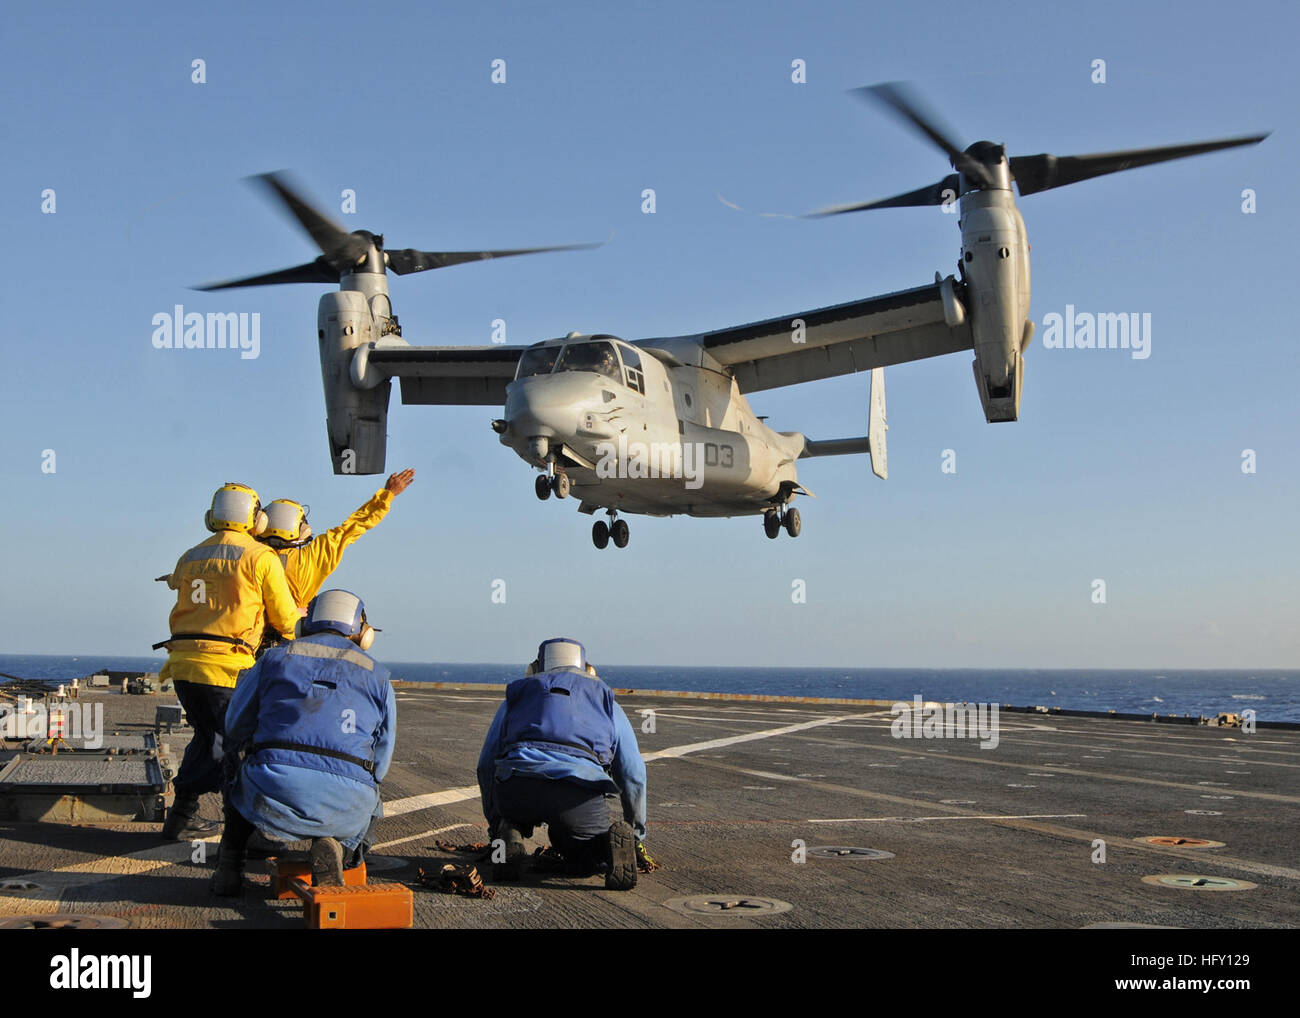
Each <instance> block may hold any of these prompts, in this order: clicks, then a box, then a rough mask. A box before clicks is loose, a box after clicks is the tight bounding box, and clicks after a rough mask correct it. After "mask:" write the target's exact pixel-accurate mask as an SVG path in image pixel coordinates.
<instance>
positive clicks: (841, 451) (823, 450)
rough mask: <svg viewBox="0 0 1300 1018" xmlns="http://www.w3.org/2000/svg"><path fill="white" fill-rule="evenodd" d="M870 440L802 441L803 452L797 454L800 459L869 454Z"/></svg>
mask: <svg viewBox="0 0 1300 1018" xmlns="http://www.w3.org/2000/svg"><path fill="white" fill-rule="evenodd" d="M870 451H871V440H870V439H869V438H831V439H827V440H826V441H824V442H814V441H813V440H812V439H811V438H807V439H804V447H803V452H801V453H800V454H799V458H800V459H802V458H804V457H805V456H851V455H854V454H855V453H862V452H870Z"/></svg>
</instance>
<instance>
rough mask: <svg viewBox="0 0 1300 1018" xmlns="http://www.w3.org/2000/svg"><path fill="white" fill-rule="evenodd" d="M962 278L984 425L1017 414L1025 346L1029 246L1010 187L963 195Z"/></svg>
mask: <svg viewBox="0 0 1300 1018" xmlns="http://www.w3.org/2000/svg"><path fill="white" fill-rule="evenodd" d="M961 234H962V274H963V276H964V277H965V284H966V294H967V307H966V310H967V313H968V317H969V319H970V324H971V338H972V340H973V342H974V347H975V364H974V368H975V384H976V387H977V388H978V390H979V395H980V403H981V404H982V405H983V407H984V417H985V419H986V420H988V421H989V422H995V421H1014V420H1016V419H1017V418H1018V417H1019V416H1020V393H1021V389H1022V388H1023V385H1024V369H1025V362H1024V357H1023V356H1022V355H1023V351H1024V349H1025V347H1026V346H1027V345H1028V341H1027V338H1026V336H1025V323H1026V321H1027V320H1028V316H1029V242H1028V240H1027V239H1026V237H1025V224H1024V221H1023V220H1022V219H1021V218H1020V212H1019V210H1018V209H1017V208H1016V206H1015V202H1014V200H1013V198H1012V195H1011V191H1010V190H1009V189H1004V188H997V189H990V190H986V191H974V192H971V193H969V194H967V195H965V196H963V197H962V218H961Z"/></svg>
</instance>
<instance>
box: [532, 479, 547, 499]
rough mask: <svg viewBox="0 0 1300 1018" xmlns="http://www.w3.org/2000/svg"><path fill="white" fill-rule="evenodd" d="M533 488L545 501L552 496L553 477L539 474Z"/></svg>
mask: <svg viewBox="0 0 1300 1018" xmlns="http://www.w3.org/2000/svg"><path fill="white" fill-rule="evenodd" d="M533 490H534V491H535V492H537V497H538V498H540V499H541V500H542V501H543V502H545V501H546V500H547V499H548V498H550V497H551V479H550V478H549V477H547V476H546V475H545V474H538V475H537V480H536V481H534V482H533Z"/></svg>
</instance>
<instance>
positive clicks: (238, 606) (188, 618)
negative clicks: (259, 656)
mask: <svg viewBox="0 0 1300 1018" xmlns="http://www.w3.org/2000/svg"><path fill="white" fill-rule="evenodd" d="M167 586H169V587H170V588H171V589H172V590H174V591H176V607H175V608H173V609H172V613H171V618H170V620H169V624H170V626H171V634H172V637H173V639H172V641H171V642H170V644H169V645H168V656H167V663H166V664H165V665H163V669H162V671H161V672H160V673H159V678H162V679H181V680H183V681H186V682H197V683H201V684H203V685H207V686H226V687H233V686H234V685H235V684H236V680H237V679H238V678H239V673H240V672H242V671H244V670H245V669H248V668H252V667H253V661H254V659H253V651H254V649H255V648H256V647H257V645H258V642H259V641H260V640H261V639H262V629H263V626H264V625H265V624H266V623H267V622H269V623H270V624H271V625H272V626H273V627H274V628H275V629H277V630H279V631H280V632H281V633H282V634H284V636H285V637H286V638H288V639H292V638H293V629H294V625H295V624H296V623H297V621H298V618H299V616H300V615H301V614H302V613H301V612H300V611H298V607H297V605H296V604H295V602H294V600H293V595H292V594H291V593H290V591H289V584H288V583H287V582H286V581H285V576H284V568H283V566H281V564H280V560H279V559H278V558H276V556H275V552H274V551H272V550H271V549H270V548H268V547H267V546H266V545H264V544H261V543H260V542H258V541H256V540H254V539H253V538H252V537H250V536H249V535H248V534H244V533H240V532H238V531H234V530H223V531H222V532H221V533H218V534H214V535H213V536H212V537H210V538H208V539H207V540H206V541H204V542H203V543H202V544H200V545H198V546H196V547H194V548H191V549H190V550H189V551H187V552H186V553H185V554H184V555H182V556H181V557H180V561H178V562H177V563H176V568H175V569H174V570H173V571H172V574H171V576H170V577H168V579H167ZM203 634H207V635H210V636H223V637H233V638H235V639H237V640H241V641H242V644H234V643H227V642H225V641H223V640H203V639H180V640H178V639H175V638H176V637H178V636H187V637H188V636H201V635H203Z"/></svg>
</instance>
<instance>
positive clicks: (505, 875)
mask: <svg viewBox="0 0 1300 1018" xmlns="http://www.w3.org/2000/svg"><path fill="white" fill-rule="evenodd" d="M497 837H498V838H500V839H501V840H502V841H504V842H505V848H506V861H505V862H503V863H502V862H499V863H495V864H494V865H493V867H492V875H493V877H495V878H496V879H497V880H501V881H516V880H522V879H523V876H524V871H525V870H526V869H527V868H528V849H527V848H526V847H525V846H524V836H523V834H522V832H521V831H520V830H519V828H518V827H516V826H515V825H514V824H512V823H511V822H510V821H509V820H502V821H501V823H500V824H498V825H497ZM495 847H496V846H493V848H495Z"/></svg>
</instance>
